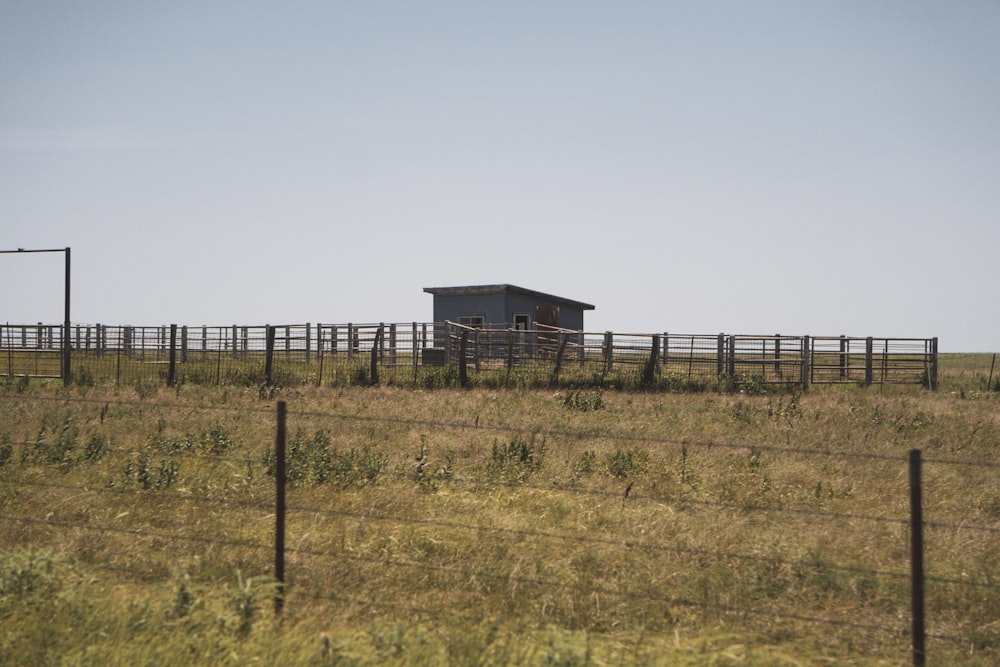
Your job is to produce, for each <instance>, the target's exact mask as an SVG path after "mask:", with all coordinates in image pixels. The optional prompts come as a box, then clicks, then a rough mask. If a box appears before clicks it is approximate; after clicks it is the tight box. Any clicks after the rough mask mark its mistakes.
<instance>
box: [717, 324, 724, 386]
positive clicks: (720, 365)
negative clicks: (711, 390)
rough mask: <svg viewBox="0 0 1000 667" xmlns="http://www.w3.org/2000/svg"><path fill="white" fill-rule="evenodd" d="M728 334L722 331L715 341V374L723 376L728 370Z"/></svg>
mask: <svg viewBox="0 0 1000 667" xmlns="http://www.w3.org/2000/svg"><path fill="white" fill-rule="evenodd" d="M725 364H726V334H724V333H720V334H719V338H718V340H716V343H715V375H716V377H722V374H723V373H724V372H725V370H726V365H725Z"/></svg>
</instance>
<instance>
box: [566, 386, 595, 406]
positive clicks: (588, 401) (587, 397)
mask: <svg viewBox="0 0 1000 667" xmlns="http://www.w3.org/2000/svg"><path fill="white" fill-rule="evenodd" d="M562 405H563V407H564V408H568V409H570V410H579V411H580V412H590V411H593V410H601V409H602V408H604V392H603V391H602V390H601V388H600V387H598V388H596V389H592V390H591V391H587V392H584V391H580V390H577V389H571V390H570V391H568V392H566V393H565V394H564V395H563V397H562Z"/></svg>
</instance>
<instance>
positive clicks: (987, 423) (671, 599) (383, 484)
mask: <svg viewBox="0 0 1000 667" xmlns="http://www.w3.org/2000/svg"><path fill="white" fill-rule="evenodd" d="M983 360H984V359H983V358H981V357H980V358H977V360H976V361H975V363H973V362H968V365H966V363H967V360H964V359H963V360H962V365H961V370H959V369H958V367H959V365H958V364H956V365H955V366H952V367H947V366H946V365H944V364H943V365H942V373H945V372H947V374H948V375H947V377H948V378H949V380H948V382H949V383H951V385H950V389H944V388H942V390H941V391H938V392H928V391H926V390H922V389H920V388H918V387H888V386H886V387H869V388H867V389H866V388H860V387H856V386H847V387H822V388H814V389H813V390H811V391H808V392H800V391H783V392H778V393H765V394H754V393H739V392H735V393H718V392H700V393H693V394H692V393H655V392H644V393H627V392H617V391H613V390H609V389H605V390H600V391H598V390H595V389H591V388H558V389H557V388H551V389H550V388H546V389H530V388H520V389H509V390H505V389H501V388H492V387H486V388H477V389H471V390H460V389H434V390H427V389H424V388H417V389H414V388H412V387H394V386H383V387H354V386H351V387H334V388H330V387H324V388H316V387H311V386H287V387H284V388H281V389H278V390H277V391H276V393H275V394H274V395H271V396H267V397H263V398H262V396H261V394H260V392H259V391H258V389H257V387H254V386H245V387H221V388H218V387H205V386H199V385H196V384H190V383H186V384H181V385H180V386H178V387H176V388H172V389H167V388H163V387H159V386H155V385H153V386H145V385H141V386H127V387H121V388H102V387H100V386H93V387H91V386H79V387H74V388H73V389H71V390H69V391H65V390H63V389H62V388H61V387H59V386H58V385H57V383H53V385H55V386H50V385H47V384H46V383H44V382H32V383H29V384H28V385H26V386H19V385H17V384H13V383H12V384H8V385H7V386H6V388H5V389H4V390H3V391H2V392H0V405H2V410H0V516H2V517H3V524H2V525H3V529H2V532H0V536H2V537H0V559H2V567H3V568H4V569H3V571H4V573H5V574H4V578H3V580H2V581H3V586H4V587H5V588H4V592H3V594H2V595H0V614H2V616H3V619H4V625H5V634H4V639H3V642H4V643H3V645H2V646H0V649H2V650H0V655H3V656H5V658H4V659H6V660H10V661H13V662H12V663H11V664H51V663H52V662H53V661H59V660H63V661H65V662H68V663H76V664H102V665H104V664H137V663H156V664H191V663H192V662H197V663H204V664H228V663H239V664H243V663H246V662H250V661H258V662H262V663H267V664H495V665H508V664H681V665H684V664H691V665H701V664H795V661H797V662H798V663H799V664H817V663H822V662H824V661H825V662H834V663H840V664H906V663H907V662H908V656H909V654H908V651H909V640H908V638H907V637H906V634H905V633H906V631H907V629H908V627H909V626H908V620H907V619H908V613H909V611H908V610H909V607H908V605H909V582H908V579H907V576H906V575H907V573H908V567H909V555H908V529H907V527H906V517H907V513H908V477H907V467H906V455H907V452H908V451H909V450H910V449H913V448H919V449H921V450H923V452H924V457H925V458H926V459H928V461H927V463H926V464H925V473H924V474H925V491H924V494H925V518H926V520H927V521H929V522H931V523H932V525H931V526H930V527H929V528H928V529H927V555H926V561H927V567H928V574H929V575H930V576H931V577H932V580H931V581H930V582H929V586H928V603H929V604H928V629H929V630H930V631H931V632H932V633H934V634H937V635H943V636H946V637H952V638H957V639H959V641H951V640H945V639H931V641H930V645H929V648H930V650H931V655H932V656H933V658H934V659H932V660H931V661H930V662H931V664H973V665H975V664H980V665H987V664H994V663H995V661H996V659H997V650H998V647H1000V630H998V623H1000V604H998V602H997V601H998V600H1000V596H998V595H996V592H997V591H996V588H995V587H996V585H997V581H996V575H995V573H996V572H997V570H998V565H1000V561H998V560H997V559H998V555H997V554H998V553H1000V551H998V547H1000V544H998V539H997V533H996V532H995V531H996V529H997V528H998V527H1000V524H998V522H1000V481H998V476H997V475H996V469H995V468H984V467H977V466H974V465H970V466H964V465H956V464H957V463H960V462H968V463H970V464H971V463H975V462H992V461H995V460H996V452H997V451H998V448H1000V423H998V421H997V419H996V414H997V407H998V400H1000V395H998V394H996V393H990V392H987V391H985V390H977V389H975V388H974V385H975V383H976V382H978V381H979V378H980V377H981V376H982V374H983V373H984V372H985V373H988V371H989V368H988V366H987V367H986V368H985V371H984V369H983V364H982V362H983ZM985 360H986V361H989V357H988V356H986V357H985ZM945 369H947V370H945ZM942 384H944V382H942ZM276 399H282V400H285V401H287V403H288V406H289V410H290V415H289V434H288V438H289V442H288V444H289V448H290V455H289V463H290V466H292V467H290V475H289V477H290V489H289V499H288V503H289V508H290V511H289V514H288V539H287V542H286V548H287V570H286V573H287V578H286V580H287V589H286V593H287V598H286V600H285V606H284V611H283V613H282V616H281V617H280V619H278V618H276V617H275V615H274V613H273V598H274V594H275V592H276V589H275V587H274V582H273V581H272V580H271V579H270V573H271V572H272V565H271V562H272V559H273V546H272V545H273V530H274V508H273V503H274V479H273V477H272V476H271V472H272V471H273V449H274V444H275V431H274V420H275V403H274V401H275V400H276ZM5 452H6V453H5ZM936 461H938V462H936ZM865 517H871V518H875V519H878V520H876V521H871V520H868V519H865ZM984 528H986V529H990V528H992V530H993V532H990V530H983V529H984ZM10 573H19V574H16V575H14V574H10ZM19 582H20V583H19ZM962 584H967V585H962Z"/></svg>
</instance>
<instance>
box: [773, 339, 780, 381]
mask: <svg viewBox="0 0 1000 667" xmlns="http://www.w3.org/2000/svg"><path fill="white" fill-rule="evenodd" d="M774 374H775V376H777V378H778V379H779V380H780V379H781V334H778V333H776V334H774Z"/></svg>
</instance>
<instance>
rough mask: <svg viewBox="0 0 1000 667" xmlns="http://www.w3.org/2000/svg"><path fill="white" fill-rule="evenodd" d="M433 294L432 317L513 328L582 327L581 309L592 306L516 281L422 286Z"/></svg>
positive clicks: (479, 325) (462, 322)
mask: <svg viewBox="0 0 1000 667" xmlns="http://www.w3.org/2000/svg"><path fill="white" fill-rule="evenodd" d="M424 291H425V292H428V293H430V294H433V295H434V321H435V322H444V321H450V322H456V323H458V324H464V325H465V326H470V327H485V328H504V329H506V328H511V329H515V330H518V329H519V330H528V329H538V328H544V327H559V328H562V329H574V330H577V331H582V330H583V312H584V311H585V310H594V306H593V305H591V304H589V303H583V302H582V301H575V300H573V299H567V298H565V297H561V296H554V295H552V294H545V293H544V292H537V291H535V290H530V289H525V288H524V287H518V286H516V285H466V286H463V287H425V288H424Z"/></svg>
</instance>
